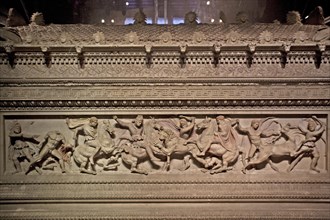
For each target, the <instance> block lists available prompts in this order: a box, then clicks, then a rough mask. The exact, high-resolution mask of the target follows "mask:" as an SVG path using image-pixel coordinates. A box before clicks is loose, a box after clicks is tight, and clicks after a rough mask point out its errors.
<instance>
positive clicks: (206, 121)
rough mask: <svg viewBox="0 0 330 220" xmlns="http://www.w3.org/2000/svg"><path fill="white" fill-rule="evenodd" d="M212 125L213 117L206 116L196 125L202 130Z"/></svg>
mask: <svg viewBox="0 0 330 220" xmlns="http://www.w3.org/2000/svg"><path fill="white" fill-rule="evenodd" d="M210 125H211V118H208V117H206V118H205V119H203V120H202V121H201V122H199V123H198V124H197V125H196V128H197V129H198V130H199V131H201V130H204V129H206V128H208V127H209V126H210Z"/></svg>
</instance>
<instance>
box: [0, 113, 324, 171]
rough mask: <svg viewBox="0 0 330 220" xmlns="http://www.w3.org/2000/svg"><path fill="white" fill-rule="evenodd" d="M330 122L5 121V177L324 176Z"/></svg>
mask: <svg viewBox="0 0 330 220" xmlns="http://www.w3.org/2000/svg"><path fill="white" fill-rule="evenodd" d="M44 118H47V119H44ZM326 119H327V116H326V115H317V116H316V115H310V116H308V117H305V115H301V116H299V115H296V116H294V117H293V116H291V115H275V116H271V115H265V116H263V117H260V116H259V117H258V116H256V115H233V116H226V115H208V116H203V115H169V116H155V115H154V116H152V115H150V116H148V115H135V116H134V115H131V116H116V115H101V116H97V117H96V116H85V117H84V116H78V117H77V116H47V117H45V116H44V117H40V116H36V115H34V116H33V115H31V116H29V115H27V116H25V117H24V118H22V117H17V116H16V117H15V116H10V117H6V116H5V117H4V131H5V132H4V135H5V137H4V141H3V142H2V147H3V148H4V152H5V155H4V158H2V159H3V160H4V161H5V167H4V170H5V175H28V176H29V175H44V174H45V175H47V174H52V173H53V174H56V175H63V173H68V174H74V173H87V174H93V175H107V174H108V175H111V174H112V173H130V172H131V173H138V174H144V175H147V174H149V173H158V174H166V173H168V172H170V173H178V172H179V173H181V172H182V173H191V174H194V173H195V174H201V173H205V175H206V174H212V175H213V174H220V175H226V174H227V173H232V174H237V175H244V174H253V175H258V174H271V175H273V174H275V175H276V173H282V172H286V173H293V174H294V173H307V174H309V173H315V174H319V175H324V174H325V173H327V172H328V169H329V167H328V161H329V155H328V154H329V150H328V147H329V146H328V143H327V135H326V130H327V127H328V125H327V122H326Z"/></svg>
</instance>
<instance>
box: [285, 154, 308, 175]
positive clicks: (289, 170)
mask: <svg viewBox="0 0 330 220" xmlns="http://www.w3.org/2000/svg"><path fill="white" fill-rule="evenodd" d="M303 156H304V154H300V155H299V156H298V157H297V158H296V159H295V160H294V161H293V162H292V163H291V164H290V166H289V167H288V169H286V172H288V173H289V172H291V171H292V170H293V168H294V167H295V166H296V165H297V164H298V163H299V161H300V160H301V158H303Z"/></svg>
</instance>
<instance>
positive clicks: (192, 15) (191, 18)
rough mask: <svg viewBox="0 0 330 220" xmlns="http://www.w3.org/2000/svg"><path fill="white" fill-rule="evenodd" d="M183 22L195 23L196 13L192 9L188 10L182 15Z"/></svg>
mask: <svg viewBox="0 0 330 220" xmlns="http://www.w3.org/2000/svg"><path fill="white" fill-rule="evenodd" d="M184 23H185V24H197V14H196V13H195V12H193V11H190V12H188V13H187V14H186V15H185V16H184Z"/></svg>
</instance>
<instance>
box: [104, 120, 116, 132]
mask: <svg viewBox="0 0 330 220" xmlns="http://www.w3.org/2000/svg"><path fill="white" fill-rule="evenodd" d="M103 124H104V130H105V131H107V132H108V133H109V134H110V135H111V136H113V135H115V130H114V127H113V126H112V125H111V123H110V121H109V120H104V121H103Z"/></svg>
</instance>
